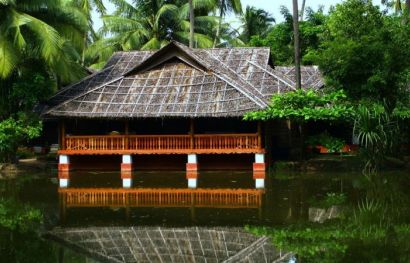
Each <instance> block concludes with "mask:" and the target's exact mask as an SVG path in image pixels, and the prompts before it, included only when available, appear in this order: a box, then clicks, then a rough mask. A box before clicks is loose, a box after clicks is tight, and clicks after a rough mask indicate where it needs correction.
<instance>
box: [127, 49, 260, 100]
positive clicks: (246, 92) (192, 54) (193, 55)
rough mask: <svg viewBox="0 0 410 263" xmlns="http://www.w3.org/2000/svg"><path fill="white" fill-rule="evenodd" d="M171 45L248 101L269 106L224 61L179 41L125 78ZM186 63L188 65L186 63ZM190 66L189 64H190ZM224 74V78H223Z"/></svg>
mask: <svg viewBox="0 0 410 263" xmlns="http://www.w3.org/2000/svg"><path fill="white" fill-rule="evenodd" d="M171 45H174V46H176V47H177V48H179V49H180V51H182V52H184V53H185V55H187V56H188V57H190V58H191V59H194V60H195V61H196V62H197V63H198V64H199V65H201V66H203V67H204V68H206V69H207V70H209V71H212V72H213V73H214V74H215V76H217V77H218V78H220V79H221V80H223V81H224V82H227V84H229V85H231V86H233V87H234V88H235V89H236V90H238V91H239V92H241V93H242V94H244V95H245V96H246V97H247V98H248V99H250V100H251V101H253V102H254V103H255V104H256V105H258V106H259V107H260V108H265V107H267V106H268V104H267V103H266V101H265V98H264V97H263V95H262V93H260V91H259V90H257V89H256V88H255V87H254V86H252V85H251V84H250V83H249V82H247V81H246V80H244V79H243V78H242V77H241V76H240V75H239V74H237V73H236V72H235V71H233V70H232V69H229V67H227V65H226V64H224V63H223V62H222V61H220V60H218V59H217V58H215V57H214V56H212V54H209V52H208V51H206V50H205V49H201V50H196V52H195V51H194V49H191V48H189V47H187V46H185V45H183V44H181V43H179V42H177V41H171V42H170V43H169V44H168V45H167V46H165V47H163V48H161V49H160V50H158V51H157V52H155V53H154V54H152V55H151V56H149V57H148V58H147V59H145V60H144V61H143V62H141V63H140V64H139V65H138V66H136V67H134V68H132V69H130V70H128V71H127V72H125V73H124V74H123V76H127V75H128V74H130V73H131V72H133V71H135V70H136V69H138V68H139V67H142V68H143V67H144V66H145V65H144V63H145V62H146V61H148V60H149V59H150V58H152V57H153V56H155V55H156V54H158V53H159V52H163V50H164V49H166V48H170V46H171ZM197 53H200V54H201V55H206V56H207V57H208V59H209V60H214V61H216V62H217V63H214V64H215V65H211V64H210V63H209V62H207V61H206V59H204V58H203V57H201V56H199V55H198V54H197ZM185 63H188V62H186V61H185ZM188 64H189V63H188ZM190 66H191V67H194V68H196V67H195V65H192V64H190ZM215 67H216V68H218V67H219V68H222V69H223V70H224V71H226V72H230V73H233V74H235V76H236V77H237V78H238V79H240V80H242V82H243V83H242V84H245V85H248V86H250V87H251V89H252V91H253V92H252V91H249V90H244V89H242V88H241V87H240V85H237V84H233V83H232V82H235V79H234V78H232V77H230V76H229V75H228V74H226V72H225V73H224V72H223V70H220V71H221V72H217V71H215ZM222 74H223V75H224V76H222Z"/></svg>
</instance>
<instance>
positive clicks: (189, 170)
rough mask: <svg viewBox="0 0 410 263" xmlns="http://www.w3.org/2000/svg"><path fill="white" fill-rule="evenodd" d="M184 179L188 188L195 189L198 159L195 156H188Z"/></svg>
mask: <svg viewBox="0 0 410 263" xmlns="http://www.w3.org/2000/svg"><path fill="white" fill-rule="evenodd" d="M186 178H187V180H188V188H197V186H198V159H197V155H196V154H188V163H187V164H186Z"/></svg>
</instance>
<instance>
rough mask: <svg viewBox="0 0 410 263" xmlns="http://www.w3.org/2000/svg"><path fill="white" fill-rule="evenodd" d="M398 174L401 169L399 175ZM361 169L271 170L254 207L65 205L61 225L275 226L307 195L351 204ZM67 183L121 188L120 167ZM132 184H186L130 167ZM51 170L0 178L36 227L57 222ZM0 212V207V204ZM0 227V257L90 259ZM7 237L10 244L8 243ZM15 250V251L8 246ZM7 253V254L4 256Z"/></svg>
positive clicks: (215, 179) (1, 188) (230, 179)
mask: <svg viewBox="0 0 410 263" xmlns="http://www.w3.org/2000/svg"><path fill="white" fill-rule="evenodd" d="M398 175H400V174H398ZM360 177H362V175H360V174H343V173H315V174H298V173H295V174H291V173H275V172H272V173H270V174H269V175H268V176H267V179H266V188H265V193H264V196H263V203H262V206H261V207H260V208H259V209H255V208H250V209H224V208H195V213H194V214H193V213H192V209H189V208H172V207H167V208H164V207H144V208H143V207H134V208H131V210H130V215H129V218H128V221H127V220H126V219H125V216H124V211H123V209H120V208H92V207H89V208H70V209H67V214H66V220H65V224H64V227H87V226H90V227H92V226H129V225H132V226H162V227H186V226H224V227H243V226H245V225H260V226H276V225H286V224H291V223H294V222H304V221H307V220H308V211H309V206H310V205H309V200H312V199H315V198H316V199H320V198H323V197H325V196H326V195H327V194H329V193H345V194H346V196H347V199H348V202H351V203H354V202H355V201H356V200H358V199H359V198H360V196H361V194H362V191H363V190H362V187H361V184H362V181H361V180H360V179H358V178H360ZM70 187H76V188H82V187H84V188H90V187H93V188H120V187H121V179H120V174H119V172H71V173H70ZM133 187H140V188H153V187H155V188H186V187H187V181H186V176H185V173H184V172H164V171H161V172H159V171H158V172H156V171H151V172H134V173H133ZM198 187H199V188H231V189H252V188H254V180H253V179H252V173H251V172H243V171H219V172H201V173H200V174H199V179H198ZM57 191H58V179H57V174H56V173H49V174H45V173H32V174H18V175H17V176H15V177H13V178H9V177H8V179H6V178H5V177H3V179H0V196H1V198H0V199H3V200H14V201H16V202H17V203H19V204H27V205H29V206H32V207H34V208H37V209H39V210H41V212H42V214H43V216H44V222H43V223H42V224H41V229H38V230H39V231H46V230H49V229H52V228H53V227H56V226H60V225H61V224H60V223H61V222H60V219H59V198H58V192H57ZM0 213H1V207H0ZM4 233H5V231H3V230H2V229H1V228H0V238H1V239H0V245H2V247H0V252H1V253H0V254H1V255H2V256H1V257H0V262H13V261H15V262H17V261H18V262H66V263H67V262H94V260H93V259H89V258H86V257H85V256H84V255H81V254H78V253H76V252H74V251H72V250H71V249H70V248H66V247H64V246H61V245H59V244H57V243H55V242H53V241H51V240H49V239H42V238H38V237H36V236H35V235H33V234H18V233H16V234H15V235H14V236H11V237H10V236H9V235H5V234H4ZM10 240H11V241H12V243H10ZM10 249H11V250H14V251H10ZM4 255H6V256H4Z"/></svg>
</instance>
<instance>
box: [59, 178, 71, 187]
mask: <svg viewBox="0 0 410 263" xmlns="http://www.w3.org/2000/svg"><path fill="white" fill-rule="evenodd" d="M58 181H59V186H60V188H67V187H68V185H69V183H70V179H68V178H60V179H59V180H58Z"/></svg>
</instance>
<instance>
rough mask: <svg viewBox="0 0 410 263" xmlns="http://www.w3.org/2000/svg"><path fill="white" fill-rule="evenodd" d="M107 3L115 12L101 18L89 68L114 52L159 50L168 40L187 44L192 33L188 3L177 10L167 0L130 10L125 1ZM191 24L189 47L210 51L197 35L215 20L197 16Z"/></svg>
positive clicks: (142, 2)
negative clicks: (111, 5)
mask: <svg viewBox="0 0 410 263" xmlns="http://www.w3.org/2000/svg"><path fill="white" fill-rule="evenodd" d="M111 1H113V2H115V5H116V7H117V10H116V11H115V12H114V13H113V14H112V15H105V16H103V17H102V18H103V22H104V26H103V28H102V29H101V30H100V32H99V34H100V36H102V37H101V39H100V40H99V41H96V42H95V43H94V44H93V45H91V46H90V48H89V50H88V52H87V53H88V55H89V56H91V57H96V56H98V57H99V60H98V63H97V64H95V65H93V67H101V65H102V64H103V63H104V61H105V60H107V59H108V57H109V56H111V54H112V52H114V51H116V50H153V49H159V48H161V47H163V46H164V45H166V44H167V43H169V41H171V40H177V41H180V42H183V43H186V44H188V43H189V40H190V38H191V37H190V35H191V33H190V30H191V28H192V29H193V27H191V24H190V21H189V20H190V19H189V17H190V8H189V3H186V4H184V5H182V6H180V7H179V6H177V5H175V4H171V3H170V1H167V0H157V1H151V0H140V1H138V2H137V4H136V5H135V6H134V5H132V4H129V3H128V2H127V1H126V0H115V1H114V0H111ZM194 4H195V2H194ZM197 4H198V3H197ZM196 6H200V5H199V4H198V5H196ZM194 22H195V26H196V28H197V29H198V30H197V32H192V33H193V41H192V42H193V43H192V44H195V45H193V46H198V47H211V46H212V39H211V38H210V37H209V36H207V35H205V34H202V33H199V32H206V31H208V30H207V28H206V25H209V24H213V25H216V21H215V19H214V18H213V17H208V16H197V17H195V20H194ZM104 36H109V37H107V38H104Z"/></svg>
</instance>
